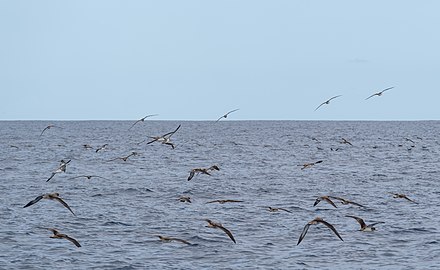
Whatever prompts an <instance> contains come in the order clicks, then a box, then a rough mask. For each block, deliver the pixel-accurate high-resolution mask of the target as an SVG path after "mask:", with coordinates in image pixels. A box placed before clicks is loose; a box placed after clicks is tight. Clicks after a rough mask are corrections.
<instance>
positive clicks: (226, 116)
mask: <svg viewBox="0 0 440 270" xmlns="http://www.w3.org/2000/svg"><path fill="white" fill-rule="evenodd" d="M238 110H240V109H235V110H232V111H229V112H227V113H226V114H224V115H223V116H221V117H219V118H218V119H217V120H216V122H218V121H220V119H222V118H225V119H226V118H228V115H229V114H230V113H233V112H236V111H238Z"/></svg>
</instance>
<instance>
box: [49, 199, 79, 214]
mask: <svg viewBox="0 0 440 270" xmlns="http://www.w3.org/2000/svg"><path fill="white" fill-rule="evenodd" d="M54 199H55V200H57V201H59V202H60V203H61V204H62V205H63V206H64V207H66V208H67V209H69V211H70V212H71V213H72V214H73V215H74V216H76V215H75V213H73V211H72V209H70V207H69V205H68V204H67V203H66V202H65V201H63V199H61V198H54Z"/></svg>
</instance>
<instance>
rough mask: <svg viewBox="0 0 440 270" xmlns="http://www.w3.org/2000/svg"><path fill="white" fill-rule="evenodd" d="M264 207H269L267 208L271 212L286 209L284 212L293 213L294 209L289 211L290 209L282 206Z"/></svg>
mask: <svg viewBox="0 0 440 270" xmlns="http://www.w3.org/2000/svg"><path fill="white" fill-rule="evenodd" d="M264 208H267V210H268V211H269V212H279V211H284V212H287V213H292V211H289V210H287V209H285V208H281V207H271V206H265V207H264Z"/></svg>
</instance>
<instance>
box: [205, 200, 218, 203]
mask: <svg viewBox="0 0 440 270" xmlns="http://www.w3.org/2000/svg"><path fill="white" fill-rule="evenodd" d="M216 202H220V200H213V201H209V202H207V203H216Z"/></svg>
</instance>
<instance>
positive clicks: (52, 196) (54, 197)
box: [23, 192, 75, 216]
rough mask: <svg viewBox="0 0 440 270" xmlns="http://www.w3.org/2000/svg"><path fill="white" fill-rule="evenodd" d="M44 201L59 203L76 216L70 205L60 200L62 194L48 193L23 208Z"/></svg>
mask: <svg viewBox="0 0 440 270" xmlns="http://www.w3.org/2000/svg"><path fill="white" fill-rule="evenodd" d="M42 199H47V200H55V201H58V202H59V203H61V204H62V205H63V206H64V207H66V208H67V209H69V211H70V212H71V213H72V214H73V215H74V216H75V213H73V211H72V209H71V208H70V207H69V205H68V204H67V203H66V202H65V201H64V200H63V199H61V198H60V194H59V193H56V192H55V193H46V194H43V195H40V196H38V197H37V198H35V199H33V200H32V201H30V202H28V203H27V204H26V205H25V206H23V208H26V207H29V206H31V205H33V204H36V203H37V202H39V201H40V200H42Z"/></svg>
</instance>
